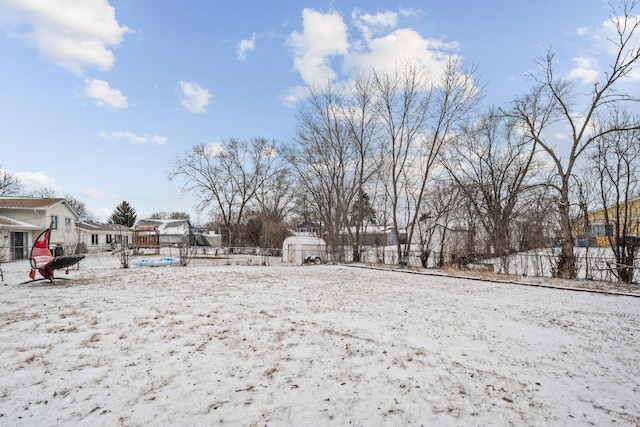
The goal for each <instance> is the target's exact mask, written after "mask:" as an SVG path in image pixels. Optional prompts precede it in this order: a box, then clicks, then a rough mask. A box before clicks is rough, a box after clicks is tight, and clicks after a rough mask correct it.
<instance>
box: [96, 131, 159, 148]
mask: <svg viewBox="0 0 640 427" xmlns="http://www.w3.org/2000/svg"><path fill="white" fill-rule="evenodd" d="M98 135H99V136H100V137H101V138H108V139H111V140H112V141H115V142H120V141H122V140H125V141H128V142H129V143H130V144H134V145H138V144H157V145H162V144H164V143H165V142H167V138H166V137H164V136H160V135H147V134H143V135H137V134H135V133H133V132H130V131H118V132H111V133H107V132H100V133H99V134H98Z"/></svg>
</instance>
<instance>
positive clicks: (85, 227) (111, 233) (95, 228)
mask: <svg viewBox="0 0 640 427" xmlns="http://www.w3.org/2000/svg"><path fill="white" fill-rule="evenodd" d="M76 227H77V230H78V243H79V244H80V245H82V246H83V248H84V251H83V252H87V253H95V252H105V251H109V250H113V249H115V248H116V247H122V246H124V247H125V248H128V247H129V244H130V243H131V235H132V230H131V228H129V227H127V226H125V225H120V224H108V223H107V224H105V223H101V222H95V221H78V223H77V224H76Z"/></svg>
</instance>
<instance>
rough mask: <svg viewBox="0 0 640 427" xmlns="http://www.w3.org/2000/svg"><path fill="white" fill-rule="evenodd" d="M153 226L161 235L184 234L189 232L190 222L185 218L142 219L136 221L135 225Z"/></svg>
mask: <svg viewBox="0 0 640 427" xmlns="http://www.w3.org/2000/svg"><path fill="white" fill-rule="evenodd" d="M139 226H154V227H158V231H159V233H160V234H162V235H177V236H185V235H188V234H189V233H190V232H191V224H190V223H189V220H187V219H143V220H140V221H138V223H137V224H136V227H139Z"/></svg>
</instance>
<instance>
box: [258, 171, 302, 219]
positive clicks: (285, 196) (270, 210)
mask: <svg viewBox="0 0 640 427" xmlns="http://www.w3.org/2000/svg"><path fill="white" fill-rule="evenodd" d="M273 169H274V173H273V175H272V176H271V178H270V179H267V180H265V181H264V182H263V183H262V185H261V186H260V187H259V188H258V190H257V191H256V195H255V197H254V198H253V199H252V207H253V210H254V211H255V212H257V213H258V214H259V216H260V218H262V219H263V220H265V221H267V220H268V221H275V222H283V221H285V220H286V219H287V217H288V216H289V215H290V213H291V211H292V209H293V205H294V200H295V191H294V187H295V181H294V177H293V173H292V171H291V168H290V166H289V165H288V164H287V163H285V162H284V161H280V160H279V161H278V162H277V164H274V166H273Z"/></svg>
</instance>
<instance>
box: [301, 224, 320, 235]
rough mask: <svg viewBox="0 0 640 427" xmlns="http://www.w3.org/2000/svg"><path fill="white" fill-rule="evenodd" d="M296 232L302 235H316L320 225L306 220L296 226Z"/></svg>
mask: <svg viewBox="0 0 640 427" xmlns="http://www.w3.org/2000/svg"><path fill="white" fill-rule="evenodd" d="M296 234H298V235H300V236H316V235H317V234H318V226H317V225H316V224H314V223H313V222H311V221H305V222H302V223H300V224H298V225H297V226H296Z"/></svg>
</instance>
